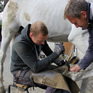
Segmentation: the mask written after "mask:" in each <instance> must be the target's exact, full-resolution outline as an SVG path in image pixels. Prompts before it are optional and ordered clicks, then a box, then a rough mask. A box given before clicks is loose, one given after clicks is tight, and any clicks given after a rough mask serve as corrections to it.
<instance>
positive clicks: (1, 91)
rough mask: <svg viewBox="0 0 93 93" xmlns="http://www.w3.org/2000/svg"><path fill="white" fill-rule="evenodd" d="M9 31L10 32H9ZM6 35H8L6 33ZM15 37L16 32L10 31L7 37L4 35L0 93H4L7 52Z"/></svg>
mask: <svg viewBox="0 0 93 93" xmlns="http://www.w3.org/2000/svg"><path fill="white" fill-rule="evenodd" d="M7 31H8V30H7ZM5 34H6V33H5ZM14 35H15V32H13V31H12V33H10V31H8V34H7V35H6V36H5V35H3V34H2V43H1V51H0V52H1V53H0V93H4V90H5V89H4V85H3V70H4V68H3V64H4V61H5V58H6V51H7V48H8V46H9V43H10V41H11V39H12V37H13V36H14Z"/></svg>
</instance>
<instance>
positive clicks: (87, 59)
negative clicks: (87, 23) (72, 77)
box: [78, 28, 93, 69]
mask: <svg viewBox="0 0 93 93" xmlns="http://www.w3.org/2000/svg"><path fill="white" fill-rule="evenodd" d="M88 32H89V46H88V49H87V51H86V54H85V56H84V57H83V58H82V59H81V60H80V61H79V63H78V65H79V66H80V67H81V68H82V69H86V68H87V67H88V66H89V65H90V64H91V63H92V62H93V28H89V29H88Z"/></svg>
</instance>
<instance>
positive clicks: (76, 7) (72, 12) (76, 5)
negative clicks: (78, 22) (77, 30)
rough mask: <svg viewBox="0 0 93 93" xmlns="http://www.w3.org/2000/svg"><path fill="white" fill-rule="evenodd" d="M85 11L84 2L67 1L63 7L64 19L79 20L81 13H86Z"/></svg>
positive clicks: (86, 7) (78, 0) (85, 4)
mask: <svg viewBox="0 0 93 93" xmlns="http://www.w3.org/2000/svg"><path fill="white" fill-rule="evenodd" d="M87 9H88V4H87V2H86V1H85V0H69V2H68V4H67V5H66V7H65V11H64V19H66V18H67V16H71V17H73V18H74V17H77V18H80V17H81V11H87Z"/></svg>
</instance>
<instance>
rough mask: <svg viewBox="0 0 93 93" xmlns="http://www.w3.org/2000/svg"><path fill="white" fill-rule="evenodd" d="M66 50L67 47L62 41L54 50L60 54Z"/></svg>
mask: <svg viewBox="0 0 93 93" xmlns="http://www.w3.org/2000/svg"><path fill="white" fill-rule="evenodd" d="M64 51H65V48H64V46H63V44H62V43H59V44H56V45H55V49H54V52H56V53H57V54H58V55H60V54H61V53H62V54H63V52H64Z"/></svg>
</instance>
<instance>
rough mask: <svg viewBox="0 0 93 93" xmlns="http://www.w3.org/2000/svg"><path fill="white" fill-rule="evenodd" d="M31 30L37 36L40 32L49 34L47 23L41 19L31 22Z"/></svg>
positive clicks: (44, 34)
mask: <svg viewBox="0 0 93 93" xmlns="http://www.w3.org/2000/svg"><path fill="white" fill-rule="evenodd" d="M30 32H31V33H32V34H33V35H34V36H37V35H38V34H39V33H42V35H43V36H46V35H48V29H47V27H46V25H45V24H44V23H43V22H41V21H36V22H34V23H32V24H31V27H30Z"/></svg>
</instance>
